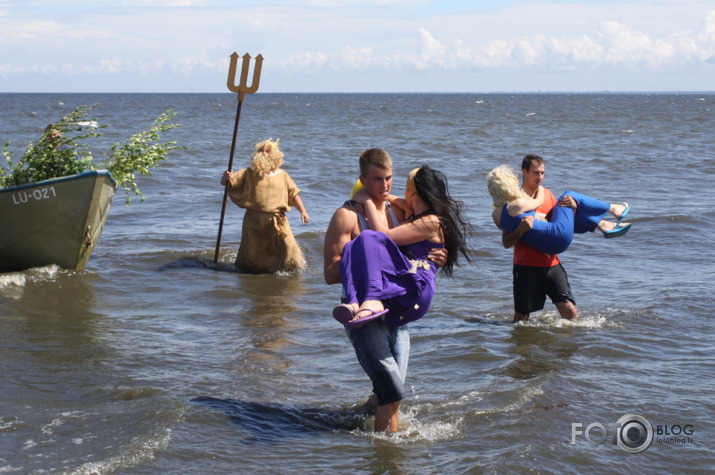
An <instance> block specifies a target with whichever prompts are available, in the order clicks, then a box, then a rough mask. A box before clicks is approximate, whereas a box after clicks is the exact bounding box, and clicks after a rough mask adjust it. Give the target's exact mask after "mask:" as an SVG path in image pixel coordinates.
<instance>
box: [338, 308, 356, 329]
mask: <svg viewBox="0 0 715 475" xmlns="http://www.w3.org/2000/svg"><path fill="white" fill-rule="evenodd" d="M354 316H355V314H354V313H353V308H352V306H350V305H348V304H346V303H341V304H340V305H338V306H337V307H335V308H334V309H333V318H334V319H336V320H337V321H339V322H340V323H342V324H343V325H347V323H348V322H349V321H350V320H352V319H353V317H354Z"/></svg>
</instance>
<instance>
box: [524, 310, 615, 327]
mask: <svg viewBox="0 0 715 475" xmlns="http://www.w3.org/2000/svg"><path fill="white" fill-rule="evenodd" d="M607 323H608V318H607V317H606V316H605V315H601V314H584V313H581V314H579V316H578V318H575V319H574V320H567V319H565V318H561V315H559V313H558V312H556V311H547V312H543V313H539V314H536V315H534V314H532V315H531V316H530V317H529V320H525V321H521V322H518V323H515V324H514V325H516V326H525V327H541V328H604V327H606V326H607Z"/></svg>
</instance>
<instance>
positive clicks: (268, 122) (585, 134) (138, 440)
mask: <svg viewBox="0 0 715 475" xmlns="http://www.w3.org/2000/svg"><path fill="white" fill-rule="evenodd" d="M95 102H98V103H100V105H99V106H98V107H97V109H96V110H95V111H96V112H97V117H96V118H97V119H98V120H99V122H100V123H108V124H110V126H111V127H110V129H105V135H104V137H103V141H101V143H100V144H99V145H98V148H95V150H97V151H98V152H97V153H96V154H97V155H101V150H102V149H103V147H108V146H109V145H111V144H112V143H114V142H115V141H117V140H120V139H121V138H124V137H126V136H128V135H130V134H131V133H134V132H136V131H139V130H141V129H142V128H144V127H146V126H148V125H149V124H150V123H151V120H152V119H153V118H155V117H156V116H158V115H159V114H160V113H161V112H163V111H164V110H166V109H169V108H171V109H174V110H176V111H177V112H178V114H179V115H178V117H177V120H178V121H179V122H181V123H182V126H181V127H180V128H179V129H176V131H175V132H176V133H175V134H174V138H176V139H178V140H179V142H180V144H182V145H185V146H187V147H188V150H187V151H184V152H180V153H177V154H176V155H175V156H173V157H172V158H171V160H170V161H169V162H168V163H166V165H165V166H163V167H162V168H161V169H160V170H157V171H156V172H155V173H154V176H152V177H142V178H141V179H140V182H139V183H140V187H141V189H142V191H143V193H144V195H145V197H146V200H145V201H144V202H141V201H140V200H138V199H134V200H133V202H132V204H131V206H129V207H127V206H125V205H124V202H123V199H122V198H123V196H122V193H121V192H120V193H118V194H117V198H116V199H115V201H114V204H113V208H112V210H111V212H110V216H109V220H108V222H107V226H106V227H105V230H104V233H103V235H102V238H101V240H100V242H99V244H98V245H97V248H96V249H95V252H94V254H93V256H92V258H91V259H90V262H89V265H88V266H87V268H86V269H85V270H84V271H66V270H62V269H59V268H57V267H54V266H48V267H44V268H38V269H30V270H27V271H24V272H18V273H6V274H0V338H1V340H0V343H1V345H0V346H1V349H0V368H2V374H3V378H2V382H1V383H0V390H1V392H2V394H3V398H2V400H1V402H0V472H2V473H48V472H49V473H135V474H139V473H186V472H191V471H194V472H198V473H250V472H265V473H285V472H287V471H291V472H297V473H315V472H318V471H319V472H321V473H341V472H345V471H348V470H350V471H352V472H356V473H440V472H445V473H482V472H484V473H495V472H522V471H529V470H531V471H535V472H537V473H542V472H543V473H556V472H576V471H579V472H580V471H588V472H596V473H598V472H604V473H605V472H613V471H631V472H636V473H646V472H653V471H662V472H679V473H697V472H703V471H707V470H708V469H710V470H711V469H712V468H713V460H715V452H714V451H713V448H712V444H711V443H710V441H711V440H712V439H713V437H714V436H715V431H713V427H712V422H711V421H712V419H713V415H714V414H715V411H714V409H715V407H714V406H715V405H714V404H713V403H712V396H711V393H712V374H713V370H714V369H715V363H714V361H713V357H712V353H713V344H712V341H713V332H712V325H711V323H710V316H711V308H712V307H713V297H712V282H713V277H715V267H714V266H713V262H712V258H711V257H710V254H711V253H710V252H709V250H708V248H707V247H708V243H709V242H711V240H712V239H711V238H712V236H713V235H715V229H714V227H713V224H712V223H713V219H712V218H713V214H714V212H713V209H715V206H713V205H715V203H713V201H715V199H714V197H713V195H712V193H709V192H707V190H708V189H709V184H710V182H711V181H712V178H713V169H714V168H713V167H712V166H711V165H713V164H714V161H715V157H714V156H713V154H712V153H711V151H712V150H713V149H715V135H713V134H712V130H713V125H714V122H715V121H714V114H715V95H712V94H682V95H667V94H662V95H647V94H633V95H625V94H614V95H597V94H592V95H568V94H564V95H559V94H547V95H538V94H526V95H497V94H494V95H491V94H486V95H479V94H473V95H453V94H439V95H430V94H404V95H400V94H375V95H369V94H366V95H352V94H322V95H321V94H315V95H313V94H301V95H293V94H256V95H255V96H250V97H248V98H247V99H246V102H245V103H244V106H243V110H242V117H241V123H240V128H239V142H238V144H237V155H236V158H235V160H236V162H235V163H236V168H238V167H241V166H246V165H247V163H248V157H249V155H250V151H251V148H252V145H253V144H254V143H256V142H258V141H259V140H262V139H264V138H267V137H274V138H275V137H279V138H281V142H282V148H283V150H284V151H285V152H286V163H285V169H286V170H287V171H288V172H289V173H290V174H291V176H292V177H293V178H294V180H295V181H296V182H297V183H298V185H299V186H300V187H301V189H302V190H303V191H302V196H303V200H304V202H305V203H306V206H307V207H308V211H309V213H310V215H311V217H312V221H311V223H310V224H306V225H304V224H300V222H299V219H298V213H296V212H295V211H293V212H291V213H290V214H289V218H290V219H291V225H292V227H293V231H294V233H295V234H296V238H297V240H298V242H299V243H300V245H301V246H302V248H303V249H304V251H305V254H306V259H307V261H308V263H309V266H308V268H307V269H306V270H305V271H304V272H302V273H300V274H297V275H262V276H255V275H242V274H237V273H234V272H232V271H231V262H232V261H233V259H234V257H235V254H236V250H237V247H238V240H239V238H240V222H241V218H242V212H241V211H240V210H238V209H237V208H235V207H234V206H233V205H230V206H229V209H228V211H227V217H226V225H225V228H224V233H223V243H222V247H221V259H220V261H221V262H220V265H218V266H214V265H213V263H212V260H213V254H214V248H215V244H216V242H215V240H216V233H217V230H218V220H219V214H220V208H221V198H222V194H223V190H222V188H221V187H220V186H219V185H218V180H219V178H220V175H221V172H222V170H223V169H224V168H225V167H226V164H227V162H228V155H229V149H230V141H231V134H232V128H233V120H234V114H235V108H236V101H235V98H234V97H233V96H231V95H228V94H225V95H223V94H216V95H212V94H176V95H174V94H160V95H152V94H118V95H114V94H106V95H102V94H100V95H89V94H67V95H63V94H2V95H0V111H2V114H1V115H0V117H2V119H0V140H2V141H3V143H4V142H5V141H7V140H10V139H11V140H12V141H13V145H12V146H11V148H12V149H13V150H14V154H15V156H19V155H18V154H19V153H21V152H22V149H23V148H24V146H25V144H26V143H27V142H28V141H30V140H34V139H36V137H37V136H38V135H39V134H40V133H41V132H42V130H43V129H44V127H45V125H47V123H49V122H51V121H55V120H57V119H58V118H59V117H60V116H62V115H64V114H66V113H68V112H69V111H71V110H72V109H73V108H75V107H77V106H79V105H82V104H92V103H95ZM372 146H381V147H384V148H386V149H387V150H388V151H390V153H391V154H392V156H393V159H394V161H395V174H396V176H397V177H404V176H405V175H406V173H407V171H409V170H410V169H411V168H413V167H414V166H417V165H419V164H421V163H423V162H427V163H430V164H431V165H433V166H434V167H435V168H438V169H441V170H442V171H444V172H445V173H446V174H447V175H448V176H449V177H450V187H451V190H452V192H453V194H454V195H455V196H456V197H458V198H460V199H462V200H464V201H465V202H466V203H467V204H468V209H469V217H470V219H471V220H472V223H473V224H474V225H475V228H476V234H475V236H474V237H473V240H472V244H471V245H472V248H473V250H474V252H475V254H476V257H477V262H478V266H462V267H459V268H457V269H456V271H455V277H454V278H452V279H445V278H440V279H438V283H437V285H438V292H437V296H436V297H435V300H434V302H433V305H432V307H431V309H430V312H429V313H428V315H427V316H426V317H425V318H423V319H422V320H420V321H418V322H415V323H413V324H411V325H410V331H411V335H412V353H411V358H410V368H409V371H408V387H409V388H410V391H411V396H410V397H409V398H408V399H407V400H405V401H404V403H403V413H404V414H403V418H402V422H401V426H402V430H401V431H400V432H399V433H398V434H396V435H385V434H374V433H372V432H371V431H370V430H369V429H370V427H371V426H372V421H371V419H370V417H369V416H368V415H367V414H366V413H365V412H364V411H361V410H360V409H359V408H360V405H361V403H363V402H364V401H365V400H366V398H367V396H368V393H369V389H370V385H369V381H368V380H367V377H366V376H365V375H364V373H363V372H362V370H361V369H360V367H359V365H358V364H357V361H356V359H355V357H354V354H353V352H352V348H351V346H350V344H349V342H348V340H347V338H346V337H345V335H344V332H343V330H342V328H340V326H339V325H338V324H337V323H336V322H335V321H334V320H333V319H332V318H331V317H330V309H331V308H332V306H333V305H334V304H335V303H336V301H337V299H338V295H339V288H338V287H336V286H328V285H325V284H324V283H323V280H322V242H323V236H324V232H325V228H326V227H327V223H328V221H329V219H330V216H331V214H332V212H333V211H334V210H335V208H337V207H338V206H339V205H340V203H341V202H342V200H344V198H345V195H346V194H347V193H348V191H349V190H350V188H351V186H352V183H353V181H354V179H355V177H356V175H357V156H358V154H359V153H360V151H362V150H363V149H365V148H368V147H372ZM529 152H535V153H539V154H540V155H542V156H543V157H544V158H545V159H546V160H547V181H546V185H547V186H548V187H549V188H550V189H551V190H552V191H553V192H554V193H555V194H558V193H559V192H560V191H562V190H564V189H566V188H571V189H575V190H578V191H582V192H585V193H588V194H590V195H593V196H596V197H600V198H602V199H605V200H608V201H614V202H615V201H628V202H630V203H632V204H633V209H632V211H631V215H630V218H631V219H630V221H631V222H633V223H634V227H633V229H632V230H631V232H629V234H628V235H627V236H626V237H624V238H621V239H614V240H609V241H605V240H603V239H600V238H599V237H598V236H595V235H585V236H578V237H577V238H576V240H575V242H574V244H573V245H572V246H571V248H570V249H569V250H568V251H567V252H566V253H565V254H564V255H563V256H562V261H563V262H564V266H565V268H566V269H567V271H568V273H569V278H570V280H571V285H572V287H573V289H574V294H575V297H576V300H577V304H578V307H579V310H580V312H581V316H580V318H579V319H578V320H577V321H574V322H567V321H562V320H560V319H559V318H558V316H557V314H556V312H555V311H554V308H553V306H552V305H550V304H547V307H546V309H545V310H544V311H543V312H541V313H538V314H535V315H534V316H533V319H532V321H530V322H528V323H524V324H519V325H516V326H514V325H511V324H510V321H511V313H512V310H513V309H512V301H511V257H512V254H511V251H509V250H505V249H503V248H502V247H501V244H500V238H499V233H498V231H497V230H496V228H494V226H493V224H492V223H491V218H490V212H491V202H490V200H489V197H488V195H487V192H486V186H485V175H486V173H487V171H488V170H489V169H491V168H492V167H493V166H496V165H498V164H502V163H509V164H512V165H514V166H515V167H516V166H518V165H519V163H520V159H521V157H522V156H523V155H524V154H525V153H529ZM402 180H403V178H398V179H397V180H396V185H395V186H396V191H399V190H401V188H402ZM702 190H706V191H705V192H702ZM686 196H687V197H690V196H692V198H686ZM701 210H704V211H701ZM628 413H633V414H637V415H641V416H643V417H645V418H647V419H648V420H649V421H650V422H651V424H652V426H653V428H654V431H657V430H661V431H666V430H668V431H671V432H672V431H673V430H675V426H678V427H680V428H681V429H682V428H683V427H685V426H690V427H691V428H692V433H691V434H690V435H689V436H687V437H686V436H684V435H682V436H681V437H668V436H665V435H662V434H661V435H660V436H657V435H656V437H655V439H654V441H653V443H652V445H651V446H650V447H649V448H648V449H647V450H645V451H644V452H641V453H638V454H628V453H626V452H625V451H624V450H623V449H621V448H619V447H618V446H617V445H613V443H612V441H613V435H614V433H613V431H612V430H610V429H609V434H608V440H607V441H606V442H605V443H603V444H600V445H594V444H592V443H589V441H588V440H587V439H586V437H584V436H583V435H576V437H575V439H574V442H575V443H571V442H572V438H573V434H572V425H573V424H576V423H580V424H582V428H584V429H585V428H586V427H587V426H588V425H590V424H593V423H601V424H603V425H604V426H608V425H609V424H613V423H615V422H616V421H617V420H618V419H619V418H620V417H621V416H623V415H625V414H628ZM590 435H591V436H592V438H593V439H598V435H599V433H598V432H597V430H594V431H593V432H592V433H591V434H590Z"/></svg>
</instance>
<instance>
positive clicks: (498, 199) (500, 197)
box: [487, 165, 529, 207]
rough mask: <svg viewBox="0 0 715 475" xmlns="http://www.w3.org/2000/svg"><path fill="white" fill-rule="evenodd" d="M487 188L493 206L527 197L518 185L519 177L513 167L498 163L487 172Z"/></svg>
mask: <svg viewBox="0 0 715 475" xmlns="http://www.w3.org/2000/svg"><path fill="white" fill-rule="evenodd" d="M487 188H488V189H489V194H490V195H491V197H492V201H494V206H496V207H500V206H504V205H505V204H506V203H509V202H510V201H514V200H515V199H517V198H528V197H529V196H528V195H527V194H526V193H524V190H522V189H521V187H520V186H519V178H518V176H517V174H516V172H515V171H514V169H513V168H510V167H508V166H506V165H500V166H498V167H496V168H494V169H493V170H492V171H490V172H489V173H488V174H487Z"/></svg>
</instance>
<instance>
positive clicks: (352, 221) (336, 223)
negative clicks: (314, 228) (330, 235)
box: [328, 205, 358, 232]
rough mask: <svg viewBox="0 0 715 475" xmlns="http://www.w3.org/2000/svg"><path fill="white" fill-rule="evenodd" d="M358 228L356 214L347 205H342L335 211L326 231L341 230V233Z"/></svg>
mask: <svg viewBox="0 0 715 475" xmlns="http://www.w3.org/2000/svg"><path fill="white" fill-rule="evenodd" d="M357 226H358V219H357V213H356V212H355V210H354V209H353V208H351V207H350V206H348V205H343V206H341V207H340V208H338V209H336V210H335V213H333V217H332V218H331V219H330V225H329V226H328V229H334V230H336V231H337V230H342V231H343V232H345V231H347V230H349V231H351V232H352V231H353V230H354V229H356V228H357Z"/></svg>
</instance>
